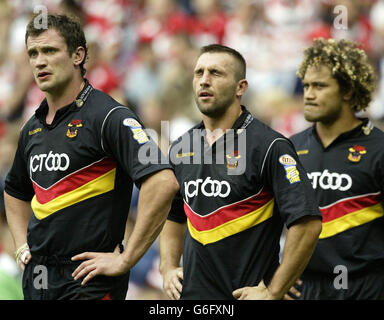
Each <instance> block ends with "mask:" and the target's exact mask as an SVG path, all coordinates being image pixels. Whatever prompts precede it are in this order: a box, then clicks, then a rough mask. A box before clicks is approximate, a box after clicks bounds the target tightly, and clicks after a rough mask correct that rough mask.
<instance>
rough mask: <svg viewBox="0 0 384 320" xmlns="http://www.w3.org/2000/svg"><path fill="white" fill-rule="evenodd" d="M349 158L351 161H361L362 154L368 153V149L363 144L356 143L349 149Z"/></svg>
mask: <svg viewBox="0 0 384 320" xmlns="http://www.w3.org/2000/svg"><path fill="white" fill-rule="evenodd" d="M348 151H349V154H348V160H349V161H351V162H359V161H360V160H361V156H362V155H363V154H366V153H367V150H366V149H365V147H363V146H358V145H354V146H353V147H350V148H349V149H348Z"/></svg>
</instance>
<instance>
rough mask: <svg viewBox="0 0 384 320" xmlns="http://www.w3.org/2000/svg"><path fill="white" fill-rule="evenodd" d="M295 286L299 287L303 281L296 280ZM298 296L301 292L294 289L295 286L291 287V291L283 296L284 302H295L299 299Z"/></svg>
mask: <svg viewBox="0 0 384 320" xmlns="http://www.w3.org/2000/svg"><path fill="white" fill-rule="evenodd" d="M295 284H296V285H298V286H301V285H302V284H303V281H302V280H300V279H297V280H296V283H295ZM288 293H289V294H288ZM300 296H301V292H300V291H299V290H298V289H297V288H296V287H295V285H293V286H292V287H291V289H289V291H288V292H287V293H286V294H285V295H284V300H296V299H298V298H300Z"/></svg>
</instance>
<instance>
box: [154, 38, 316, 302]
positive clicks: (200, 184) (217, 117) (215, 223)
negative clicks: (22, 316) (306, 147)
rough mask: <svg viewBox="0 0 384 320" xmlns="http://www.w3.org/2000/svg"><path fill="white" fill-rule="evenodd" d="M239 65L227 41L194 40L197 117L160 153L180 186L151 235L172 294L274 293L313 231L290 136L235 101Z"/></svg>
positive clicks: (312, 211) (298, 265) (301, 257)
mask: <svg viewBox="0 0 384 320" xmlns="http://www.w3.org/2000/svg"><path fill="white" fill-rule="evenodd" d="M245 73H246V63H245V61H244V58H243V57H242V56H241V54H240V53H238V52H237V51H235V50H233V49H232V48H228V47H225V46H221V45H216V44H213V45H209V46H205V47H203V48H202V49H201V52H200V55H199V57H198V60H197V63H196V66H195V69H194V78H193V90H194V95H195V100H196V103H197V106H198V108H199V110H200V112H201V114H202V120H203V121H202V122H201V123H200V124H198V125H197V126H196V127H194V128H192V129H191V130H189V131H188V132H187V133H186V134H184V135H183V136H181V137H180V138H179V139H178V140H176V141H175V142H174V143H173V144H172V146H171V149H170V153H169V156H170V161H171V164H172V165H173V166H174V169H175V174H176V177H177V180H178V182H179V185H180V194H179V195H178V196H176V197H175V200H174V202H173V205H172V209H171V211H170V214H169V216H168V220H167V221H166V223H165V226H164V229H163V231H162V233H161V235H160V252H161V264H160V271H161V274H162V276H163V283H164V284H163V286H164V289H165V291H166V293H167V294H168V296H169V297H170V298H171V299H199V300H200V299H223V300H229V299H240V300H243V299H282V298H283V296H284V294H285V293H286V292H287V291H288V290H289V288H290V287H291V285H292V284H293V283H294V282H295V280H296V279H297V278H298V277H299V276H300V274H301V272H302V271H303V270H304V268H305V266H306V264H307V262H308V260H309V258H310V256H311V254H312V251H313V249H314V247H315V244H316V242H317V238H318V235H319V234H320V231H321V214H320V212H319V209H318V206H317V205H316V202H315V196H314V194H313V190H312V188H311V186H310V183H309V180H308V178H307V174H306V172H305V171H304V169H303V167H302V165H301V164H300V161H299V159H298V157H297V154H296V152H295V149H294V147H293V145H292V143H291V142H290V141H289V140H288V139H286V138H285V137H283V136H282V135H280V134H278V133H277V132H275V131H273V130H272V129H271V128H269V127H268V126H266V125H265V124H263V123H261V122H260V121H258V120H257V119H255V118H254V117H253V116H252V115H251V114H250V113H249V112H248V111H247V109H246V108H245V106H243V105H241V97H242V96H243V95H244V93H245V92H246V90H247V87H248V82H247V80H246V78H245V77H246V74H245ZM196 133H198V134H196ZM199 133H200V134H199ZM229 145H232V147H233V148H232V147H231V148H229V149H228V148H227V146H229ZM188 147H189V149H187V148H188ZM217 150H225V152H221V153H220V152H216V151H217ZM284 224H286V226H287V227H288V234H287V241H286V245H285V248H284V253H283V257H282V262H281V264H279V249H280V248H279V239H280V235H281V231H282V228H283V225H284ZM181 257H182V266H181V264H180V260H181Z"/></svg>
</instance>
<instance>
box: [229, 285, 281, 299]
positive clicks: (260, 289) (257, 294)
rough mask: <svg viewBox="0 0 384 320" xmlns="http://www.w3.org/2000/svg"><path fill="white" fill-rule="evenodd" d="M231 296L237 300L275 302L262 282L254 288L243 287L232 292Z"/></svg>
mask: <svg viewBox="0 0 384 320" xmlns="http://www.w3.org/2000/svg"><path fill="white" fill-rule="evenodd" d="M232 295H233V296H234V297H235V298H236V299H237V300H275V298H274V297H273V296H272V294H271V293H270V292H269V290H268V288H267V287H266V286H265V284H264V281H263V280H261V281H260V283H259V284H258V285H257V286H256V287H243V288H240V289H237V290H235V291H233V292H232Z"/></svg>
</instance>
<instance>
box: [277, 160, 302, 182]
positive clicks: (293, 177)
mask: <svg viewBox="0 0 384 320" xmlns="http://www.w3.org/2000/svg"><path fill="white" fill-rule="evenodd" d="M279 162H280V163H281V164H282V165H283V167H284V169H285V172H286V176H285V177H286V178H287V180H288V181H289V183H290V184H293V183H296V182H300V174H299V171H298V170H297V168H296V160H295V159H294V158H293V157H292V156H290V155H289V154H283V155H282V156H281V157H280V158H279Z"/></svg>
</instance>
